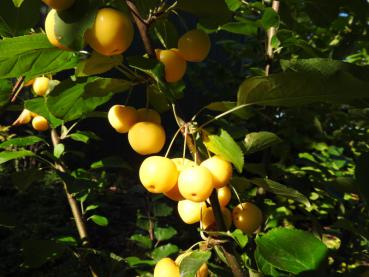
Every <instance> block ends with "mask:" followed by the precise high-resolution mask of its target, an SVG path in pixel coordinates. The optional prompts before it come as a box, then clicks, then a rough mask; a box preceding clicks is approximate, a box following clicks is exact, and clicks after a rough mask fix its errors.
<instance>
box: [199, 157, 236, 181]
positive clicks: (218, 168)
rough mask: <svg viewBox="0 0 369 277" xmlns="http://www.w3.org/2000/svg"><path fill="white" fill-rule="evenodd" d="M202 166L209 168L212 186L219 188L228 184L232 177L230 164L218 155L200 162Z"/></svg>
mask: <svg viewBox="0 0 369 277" xmlns="http://www.w3.org/2000/svg"><path fill="white" fill-rule="evenodd" d="M201 165H202V166H204V167H206V168H207V169H209V171H210V172H211V175H212V176H213V186H214V187H215V188H221V187H224V186H226V185H228V183H229V180H230V179H231V177H232V173H233V169H232V164H231V163H230V162H228V161H226V160H224V159H222V158H221V157H219V156H213V157H211V158H209V159H206V160H205V161H203V162H202V163H201Z"/></svg>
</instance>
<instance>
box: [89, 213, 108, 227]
mask: <svg viewBox="0 0 369 277" xmlns="http://www.w3.org/2000/svg"><path fill="white" fill-rule="evenodd" d="M88 219H90V220H92V221H93V222H95V223H96V224H97V225H100V226H108V224H109V220H108V219H107V218H106V217H105V216H102V215H97V214H94V215H91V216H90V217H89V218H88Z"/></svg>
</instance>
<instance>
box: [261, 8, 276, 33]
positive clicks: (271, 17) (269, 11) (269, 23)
mask: <svg viewBox="0 0 369 277" xmlns="http://www.w3.org/2000/svg"><path fill="white" fill-rule="evenodd" d="M261 23H262V24H263V27H264V29H265V30H268V29H269V28H271V27H278V26H279V15H278V13H277V12H276V11H275V10H273V8H266V9H265V10H264V14H263V17H262V18H261Z"/></svg>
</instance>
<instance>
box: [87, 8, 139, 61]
mask: <svg viewBox="0 0 369 277" xmlns="http://www.w3.org/2000/svg"><path fill="white" fill-rule="evenodd" d="M133 34H134V30H133V25H132V23H131V20H130V19H129V17H128V16H127V15H125V14H123V13H122V12H120V11H118V10H115V9H112V8H103V9H100V10H99V11H98V12H97V14H96V19H95V23H94V25H93V26H92V28H91V29H89V30H87V32H86V42H87V43H88V44H89V45H90V46H91V47H92V48H93V49H94V50H95V51H97V52H99V53H100V54H102V55H105V56H113V55H119V54H121V53H123V52H124V51H126V50H127V49H128V47H129V46H130V45H131V43H132V40H133Z"/></svg>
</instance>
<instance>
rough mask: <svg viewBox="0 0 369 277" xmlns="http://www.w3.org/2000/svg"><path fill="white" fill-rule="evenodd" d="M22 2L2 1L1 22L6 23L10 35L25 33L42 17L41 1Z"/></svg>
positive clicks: (0, 5)
mask: <svg viewBox="0 0 369 277" xmlns="http://www.w3.org/2000/svg"><path fill="white" fill-rule="evenodd" d="M21 2H22V1H20V0H17V1H16V2H14V3H13V1H10V0H5V1H4V0H2V1H0V22H1V21H3V22H5V23H6V25H7V29H8V31H9V35H10V36H16V35H20V34H22V33H24V32H25V31H26V30H27V29H30V28H32V27H34V26H35V25H36V24H37V22H38V21H39V19H40V5H41V2H40V1H39V0H27V1H24V3H23V4H22V3H21ZM14 4H16V6H15V5H14ZM0 52H1V51H0Z"/></svg>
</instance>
